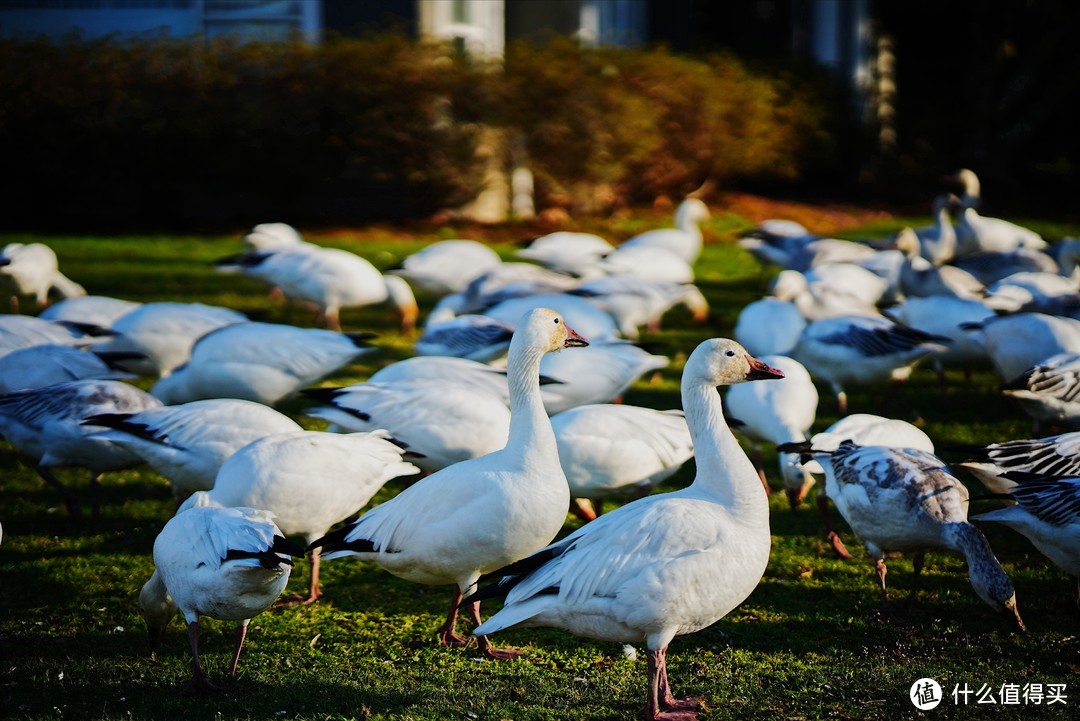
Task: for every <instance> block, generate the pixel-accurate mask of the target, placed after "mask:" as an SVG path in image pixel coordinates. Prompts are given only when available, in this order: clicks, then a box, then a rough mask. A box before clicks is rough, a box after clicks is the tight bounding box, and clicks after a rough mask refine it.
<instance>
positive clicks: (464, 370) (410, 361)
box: [368, 356, 545, 406]
mask: <svg viewBox="0 0 1080 721" xmlns="http://www.w3.org/2000/svg"><path fill="white" fill-rule="evenodd" d="M416 380H431V381H438V382H440V383H442V384H443V385H444V386H464V387H466V388H474V389H476V390H477V391H478V392H481V393H491V394H493V395H496V396H498V397H499V398H500V399H502V400H503V402H504V403H505V404H506V405H507V406H509V405H510V390H509V387H508V386H507V384H506V371H505V370H502V369H500V368H492V367H491V366H489V365H487V364H485V363H480V362H478V361H474V360H468V359H466V358H451V357H449V356H418V357H415V358H406V359H405V360H400V361H398V362H397V363H391V364H390V365H388V366H383V367H382V368H380V369H379V370H377V371H376V372H375V373H374V374H372V376H371V377H370V378H368V382H369V383H398V382H407V381H416ZM544 380H545V379H544V378H541V379H540V382H541V383H543V382H544Z"/></svg>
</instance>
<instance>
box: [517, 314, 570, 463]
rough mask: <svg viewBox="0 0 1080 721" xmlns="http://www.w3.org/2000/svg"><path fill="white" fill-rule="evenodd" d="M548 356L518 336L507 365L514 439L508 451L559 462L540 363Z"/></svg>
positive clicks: (518, 334) (520, 335)
mask: <svg viewBox="0 0 1080 721" xmlns="http://www.w3.org/2000/svg"><path fill="white" fill-rule="evenodd" d="M543 356H544V353H543V351H542V350H541V349H539V348H537V347H536V346H535V345H531V344H530V343H529V342H528V340H527V339H526V338H524V337H522V334H520V333H517V334H515V335H514V338H513V340H511V341H510V350H509V352H508V354H507V361H506V368H507V372H506V382H507V385H508V386H509V389H510V436H509V438H508V439H507V441H506V447H507V448H508V449H515V450H516V451H517V452H518V453H521V454H522V455H523V456H525V457H528V458H530V459H532V458H548V459H555V462H556V463H558V457H559V455H558V454H559V451H558V447H557V446H556V444H555V432H554V431H553V430H552V429H551V421H550V420H549V419H548V415H547V412H546V411H545V410H544V401H543V399H542V398H541V396H540V359H541V358H543Z"/></svg>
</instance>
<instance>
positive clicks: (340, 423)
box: [304, 379, 510, 473]
mask: <svg viewBox="0 0 1080 721" xmlns="http://www.w3.org/2000/svg"><path fill="white" fill-rule="evenodd" d="M304 395H306V396H308V397H309V398H313V399H315V400H316V401H319V402H321V403H322V405H319V406H316V407H314V408H312V409H309V410H307V411H305V413H306V414H307V415H309V416H312V417H314V418H322V419H324V420H327V421H330V422H331V423H333V424H334V425H335V426H337V427H338V428H344V429H347V430H349V431H352V432H367V431H374V430H377V429H385V430H387V431H388V432H389V433H390V434H391V435H392V436H393V437H394V438H397V439H399V440H400V441H401V442H403V443H405V444H406V446H407V447H408V448H409V449H410V450H412V451H415V452H417V453H419V454H422V456H423V457H422V458H417V459H415V463H416V465H417V466H419V467H420V468H422V469H423V470H424V471H427V472H429V473H431V472H434V471H438V470H441V469H443V468H446V467H447V466H451V465H453V464H455V463H460V462H462V461H466V460H468V459H470V458H479V457H480V456H484V455H487V454H488V453H492V452H494V451H497V450H499V449H500V448H502V447H503V446H505V445H506V442H507V437H508V434H509V432H510V410H509V408H508V407H507V405H506V402H505V401H504V400H503V396H500V395H498V394H496V393H495V392H485V391H482V390H480V389H478V388H477V387H468V386H461V385H449V384H447V383H446V382H445V381H443V380H425V379H417V380H407V381H398V382H389V383H372V382H370V381H369V382H367V383H358V384H356V385H353V386H348V387H345V388H312V389H308V390H306V391H304Z"/></svg>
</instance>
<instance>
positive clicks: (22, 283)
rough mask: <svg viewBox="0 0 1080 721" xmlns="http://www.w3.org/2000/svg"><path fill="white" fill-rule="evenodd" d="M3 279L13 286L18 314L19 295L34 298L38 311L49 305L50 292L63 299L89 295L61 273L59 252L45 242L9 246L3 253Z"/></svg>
mask: <svg viewBox="0 0 1080 721" xmlns="http://www.w3.org/2000/svg"><path fill="white" fill-rule="evenodd" d="M0 278H5V279H7V280H9V281H10V283H11V285H12V291H13V293H12V295H11V312H12V313H18V312H19V296H21V295H32V296H34V300H35V301H37V305H38V308H44V307H45V306H46V305H48V303H49V291H52V290H55V291H56V292H57V293H59V294H60V296H61V297H64V298H71V297H74V296H77V295H86V289H85V288H83V287H82V286H81V285H79V284H78V283H76V282H75V281H73V280H71V279H70V278H68V277H67V276H66V275H64V274H63V273H61V272H60V264H59V261H57V259H56V253H55V252H54V251H53V249H52V248H50V247H49V246H47V245H45V244H44V243H29V244H23V243H8V244H7V245H6V246H4V249H3V250H0Z"/></svg>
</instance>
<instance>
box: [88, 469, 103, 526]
mask: <svg viewBox="0 0 1080 721" xmlns="http://www.w3.org/2000/svg"><path fill="white" fill-rule="evenodd" d="M90 518H91V519H93V521H94V523H97V522H98V521H100V520H101V474H100V473H95V472H94V471H90Z"/></svg>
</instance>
